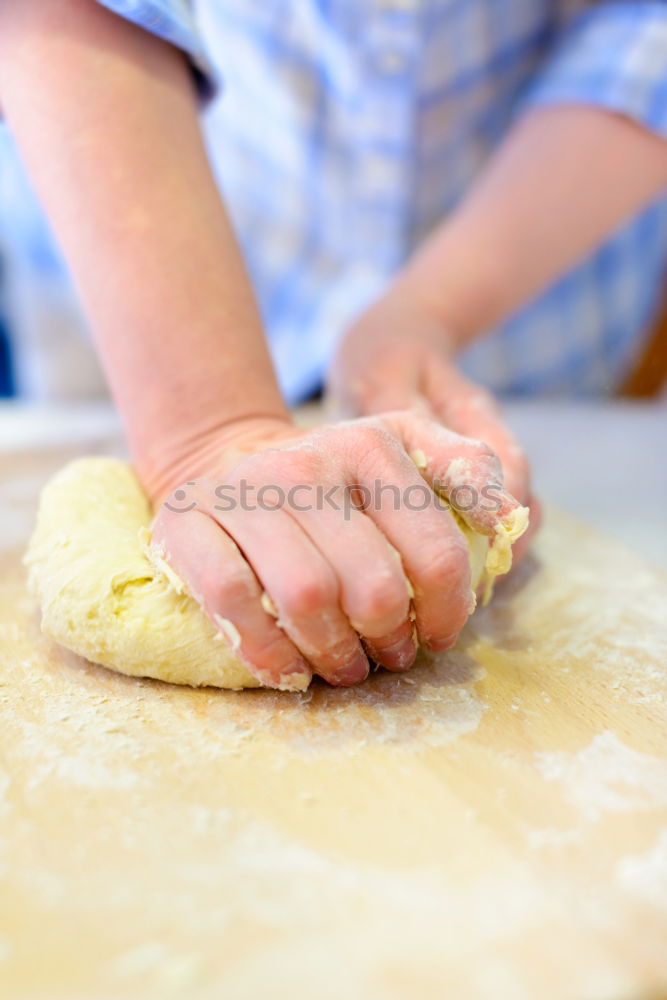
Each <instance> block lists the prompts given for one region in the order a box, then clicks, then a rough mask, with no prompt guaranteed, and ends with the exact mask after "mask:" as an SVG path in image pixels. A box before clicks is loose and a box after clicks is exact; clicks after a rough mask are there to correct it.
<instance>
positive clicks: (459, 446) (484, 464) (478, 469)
mask: <svg viewBox="0 0 667 1000" xmlns="http://www.w3.org/2000/svg"><path fill="white" fill-rule="evenodd" d="M382 421H383V423H385V424H387V425H388V426H389V427H391V428H393V429H394V431H395V433H397V434H398V436H399V437H400V439H401V440H402V441H403V443H404V446H405V448H406V450H407V451H408V452H409V453H410V454H411V455H412V456H413V458H414V460H415V463H416V465H417V466H418V467H419V470H420V472H421V473H422V475H423V477H424V479H425V480H426V481H427V482H428V483H429V484H430V485H431V486H432V487H433V488H434V489H436V490H437V491H438V492H440V493H443V494H444V495H445V496H446V497H447V499H448V501H449V503H450V504H451V506H452V508H453V509H454V510H455V512H456V513H457V515H458V516H460V517H462V518H463V520H464V521H465V522H466V524H468V525H469V526H470V527H471V528H472V529H473V530H474V531H477V532H479V533H480V534H484V535H489V536H490V537H493V535H494V534H495V532H496V531H497V529H498V527H499V526H501V525H505V524H507V523H508V522H509V521H511V519H512V517H513V515H514V514H515V512H517V511H519V510H520V508H521V504H520V503H519V501H518V500H517V499H516V498H515V497H513V496H512V495H511V494H510V493H509V492H508V491H507V489H506V488H505V486H504V485H503V473H502V468H501V465H500V461H499V459H498V456H497V455H496V453H495V452H494V451H493V449H492V448H491V447H490V446H489V445H488V444H486V443H485V442H483V441H477V440H474V439H472V438H466V437H463V436H461V435H460V434H457V433H456V432H455V431H451V430H449V429H448V428H446V427H443V426H442V425H441V424H439V423H438V422H437V421H435V420H431V419H429V418H427V417H424V416H422V415H421V414H419V413H415V412H414V411H408V412H403V413H396V414H385V415H383V417H382Z"/></svg>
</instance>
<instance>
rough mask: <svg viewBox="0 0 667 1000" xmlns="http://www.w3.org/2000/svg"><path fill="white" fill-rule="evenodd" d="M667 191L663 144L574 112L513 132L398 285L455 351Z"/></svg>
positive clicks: (533, 118)
mask: <svg viewBox="0 0 667 1000" xmlns="http://www.w3.org/2000/svg"><path fill="white" fill-rule="evenodd" d="M665 185H667V141H665V140H664V139H662V138H660V137H658V136H657V135H654V134H653V133H650V132H648V131H647V130H645V129H643V128H641V127H640V126H639V125H636V124H635V123H633V122H632V121H630V120H629V119H627V118H624V117H621V116H618V115H614V114H611V113H609V112H606V111H601V110H597V109H593V108H587V107H583V106H566V107H565V106H564V107H558V108H553V109H545V110H540V111H535V112H532V113H530V114H529V115H527V116H526V117H525V118H524V119H523V120H522V121H521V122H519V123H518V124H517V126H516V127H515V128H514V130H513V131H512V132H511V133H510V135H509V136H508V137H507V139H506V140H505V142H504V143H503V144H502V146H501V147H500V148H499V150H498V152H497V153H496V155H495V156H494V157H493V159H492V160H491V162H490V164H489V166H488V167H487V169H486V170H485V172H484V173H483V175H482V177H481V178H480V179H479V181H478V182H477V183H476V184H475V185H474V187H473V188H472V190H471V191H470V193H469V194H468V196H467V197H466V198H465V199H464V200H463V202H462V204H461V205H460V207H459V208H458V209H457V210H456V211H455V212H454V213H453V214H452V215H451V216H450V217H449V218H448V219H447V221H446V222H445V223H443V225H442V226H441V227H440V228H439V229H438V230H437V231H436V232H435V234H434V235H433V236H432V237H431V238H430V239H429V240H428V241H427V242H426V243H425V245H424V246H423V247H422V248H421V249H420V250H419V251H418V252H417V253H416V254H415V256H414V257H413V259H412V260H411V261H410V262H409V263H408V265H407V267H406V268H405V270H404V272H403V273H402V274H401V276H400V277H399V283H400V284H401V285H403V286H404V287H406V288H407V289H409V290H410V292H411V293H412V294H416V295H417V296H418V298H419V299H420V300H421V301H422V302H424V303H425V304H427V306H428V308H429V309H432V310H433V312H434V313H435V314H436V315H437V316H438V317H439V318H440V319H441V320H442V322H443V323H444V324H445V325H446V326H447V328H448V329H450V330H451V331H453V335H454V337H455V338H456V340H457V344H458V346H462V345H463V344H464V343H465V342H466V341H468V340H469V339H471V338H473V337H475V336H476V335H477V334H480V333H482V332H484V331H485V330H487V329H490V328H492V327H494V326H495V325H497V324H498V323H500V322H502V321H503V320H504V319H505V318H507V317H508V316H509V315H511V313H512V312H514V311H515V310H516V309H518V308H519V307H520V306H521V305H523V304H524V303H525V302H527V301H529V300H530V299H531V298H532V297H533V296H535V295H536V294H538V293H539V292H540V291H541V290H542V289H543V288H545V287H546V286H547V285H548V284H549V283H551V282H552V281H554V280H555V279H557V278H558V277H560V276H561V275H562V274H563V273H564V272H565V271H567V270H568V269H569V268H570V267H572V266H574V265H575V264H576V263H577V262H578V261H580V260H581V259H583V258H584V257H585V256H586V255H587V254H588V253H590V252H591V251H592V250H594V249H595V247H596V246H597V245H599V244H600V243H601V242H602V241H603V240H604V238H605V237H606V236H607V235H609V234H610V233H611V232H613V230H614V229H616V228H617V227H618V226H620V225H621V224H622V223H623V222H624V221H626V220H627V219H628V218H630V217H631V216H632V215H633V214H635V213H636V212H637V211H639V210H640V209H641V208H642V207H643V206H644V205H646V204H648V203H649V202H650V201H651V200H652V199H653V198H654V197H656V196H657V195H658V194H659V193H660V191H661V190H662V189H663V188H664V187H665Z"/></svg>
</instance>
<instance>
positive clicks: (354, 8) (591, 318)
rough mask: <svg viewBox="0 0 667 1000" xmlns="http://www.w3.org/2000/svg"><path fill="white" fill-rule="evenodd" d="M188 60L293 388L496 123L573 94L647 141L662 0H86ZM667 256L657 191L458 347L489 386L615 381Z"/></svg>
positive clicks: (495, 131)
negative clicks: (621, 117)
mask: <svg viewBox="0 0 667 1000" xmlns="http://www.w3.org/2000/svg"><path fill="white" fill-rule="evenodd" d="M99 2H100V3H102V4H103V5H104V6H105V7H108V8H109V9H111V10H113V11H115V12H116V13H118V14H120V15H122V16H123V17H126V18H129V19H130V20H132V21H134V22H136V23H137V24H139V25H141V26H143V27H144V28H145V29H147V30H149V31H152V32H154V33H156V34H157V35H160V36H162V37H163V38H165V39H168V40H169V41H170V42H172V43H173V44H175V45H177V46H179V47H180V48H182V49H183V50H184V51H185V52H186V53H187V54H188V56H189V58H190V60H191V63H192V65H193V67H194V69H195V71H196V75H197V79H198V81H199V84H200V87H201V89H202V92H203V93H205V94H207V95H208V96H209V97H210V98H211V100H210V102H209V107H208V110H207V113H206V116H205V127H206V132H207V137H208V143H209V148H210V152H211V157H212V160H213V164H214V167H215V170H216V173H217V175H218V177H219V179H220V182H221V186H222V188H223V189H224V191H225V195H226V200H227V204H228V206H229V209H230V212H231V214H232V216H233V219H234V222H235V224H236V228H237V232H238V234H239V238H240V240H241V243H242V246H243V250H244V253H245V257H246V260H247V263H248V265H249V268H250V271H251V274H252V277H253V279H254V284H255V288H256V291H257V295H258V298H259V301H260V304H261V308H262V312H263V315H264V318H265V321H266V327H267V331H268V336H269V339H270V343H271V347H272V351H273V355H274V358H275V362H276V366H277V369H278V372H279V376H280V380H281V384H282V386H283V389H284V390H285V392H286V394H287V395H288V397H289V398H290V399H291V400H292V401H294V400H298V399H299V398H301V397H303V396H305V395H306V394H308V393H309V392H311V391H312V390H313V389H315V388H316V387H317V386H318V384H320V383H321V380H322V377H323V373H324V371H325V369H326V366H327V363H328V360H329V359H330V357H331V354H332V351H333V349H334V345H335V343H336V340H337V338H338V337H339V336H340V333H341V331H342V330H343V329H344V327H345V325H346V324H347V323H348V322H349V321H350V320H351V319H352V318H353V317H354V316H355V315H356V314H357V313H358V312H359V311H360V310H362V309H363V308H364V306H365V305H367V304H368V303H369V302H370V301H371V300H372V299H373V298H374V297H375V296H377V295H378V294H379V293H380V292H381V291H382V289H383V288H384V287H385V286H386V284H387V282H388V281H389V280H390V278H391V275H392V274H393V273H394V272H395V271H396V269H397V268H398V267H400V265H401V264H402V263H403V262H404V261H405V259H406V257H407V256H408V255H409V254H410V252H411V251H412V250H413V248H414V247H415V246H417V245H418V244H419V242H420V241H421V240H422V239H423V237H424V236H425V234H426V233H427V232H428V231H429V230H430V229H432V228H433V227H434V226H435V225H436V224H437V223H438V222H440V221H441V220H442V219H443V218H445V217H446V215H447V213H448V212H449V211H450V210H451V209H452V208H453V206H455V205H456V203H457V202H458V201H459V200H460V199H461V198H462V197H463V196H464V194H465V192H466V189H467V188H468V186H469V185H470V183H471V181H472V180H473V179H474V178H475V176H476V175H477V174H478V173H479V172H480V170H482V169H483V167H484V165H485V163H486V162H487V160H488V158H489V156H490V155H491V153H492V152H493V150H494V148H495V147H497V145H498V143H499V142H500V141H501V139H502V137H503V135H504V133H505V132H506V131H507V129H508V127H509V126H510V124H511V123H512V121H513V120H514V119H515V118H516V117H517V115H520V114H521V113H522V111H524V110H525V109H528V108H535V107H538V106H546V105H554V104H559V103H564V102H569V103H571V102H575V103H580V104H586V105H594V106H598V107H600V108H605V109H608V110H611V111H614V112H620V113H622V114H625V115H628V116H630V117H631V118H633V119H635V120H636V121H637V122H639V123H641V124H643V125H644V126H646V127H647V128H648V129H651V130H653V131H655V132H657V133H660V134H663V135H665V136H666V137H667V2H642V0H628V2H597V3H590V2H586V0H199V2H197V3H195V4H194V5H191V4H189V3H188V2H187V0H99ZM666 261H667V198H665V199H662V200H660V201H659V202H657V203H656V204H654V205H652V206H651V207H650V208H649V209H648V210H646V211H644V212H643V213H642V214H641V215H640V216H639V217H637V218H635V219H634V220H633V221H632V222H631V223H630V224H629V225H626V226H625V227H624V228H623V229H622V230H621V231H619V232H617V233H616V234H614V236H613V237H612V238H610V239H608V240H607V242H606V243H605V244H604V246H603V247H601V248H600V249H599V250H598V251H597V252H596V253H595V254H594V255H593V256H591V257H590V258H589V259H588V260H587V261H585V262H584V263H583V264H581V265H580V266H578V267H577V268H576V269H574V270H572V271H571V272H570V273H569V274H567V275H566V276H565V277H563V278H562V279H561V280H559V281H558V282H557V283H556V284H554V285H553V286H552V287H551V288H549V289H548V290H547V291H546V292H545V293H544V294H542V295H541V296H540V297H539V298H538V299H537V300H536V301H533V302H532V303H530V304H529V305H528V306H526V307H525V308H523V309H522V310H521V311H520V312H519V313H518V314H516V315H514V316H513V317H512V318H511V319H510V320H509V321H508V322H506V323H505V324H504V325H503V326H502V327H500V328H499V329H495V330H493V331H490V332H489V333H488V334H487V335H486V336H484V337H483V338H481V339H480V340H479V341H477V342H476V343H475V344H474V346H472V347H471V348H470V349H469V350H468V351H467V352H466V354H465V356H464V357H463V359H462V363H463V366H464V368H465V369H466V371H467V372H468V373H469V374H470V375H471V376H473V377H475V378H477V379H478V380H480V381H481V382H483V383H485V384H486V385H488V386H490V387H491V388H492V389H494V390H495V391H496V392H499V393H505V394H510V393H513V394H532V393H542V394H544V393H551V394H561V393H567V394H574V395H590V394H600V393H605V392H609V391H611V390H613V388H614V386H615V385H616V384H617V383H618V382H619V380H620V379H621V377H622V375H623V374H624V372H625V371H626V370H627V368H628V365H629V364H630V363H631V361H632V359H633V357H634V356H635V354H636V353H637V352H638V350H639V349H640V347H641V340H642V335H643V333H644V332H645V331H646V330H647V328H648V326H649V324H650V320H651V317H652V315H653V314H654V311H655V308H656V305H657V302H658V300H659V297H660V285H661V279H662V276H663V270H664V266H665V263H666Z"/></svg>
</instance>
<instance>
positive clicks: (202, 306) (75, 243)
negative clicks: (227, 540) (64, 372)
mask: <svg viewBox="0 0 667 1000" xmlns="http://www.w3.org/2000/svg"><path fill="white" fill-rule="evenodd" d="M0 96H1V98H2V103H3V109H4V112H5V115H6V117H7V119H8V122H9V125H10V127H11V128H12V130H13V132H14V134H15V135H16V137H17V140H18V143H19V145H20V147H21V150H22V154H23V157H24V159H25V162H26V164H27V166H28V169H29V172H30V174H31V176H32V179H33V182H34V184H35V186H36V188H37V190H38V193H39V195H40V197H41V200H42V202H43V204H44V206H45V208H46V210H47V214H48V215H49V217H50V219H51V221H52V223H53V225H54V228H55V231H56V234H57V236H58V239H59V241H60V243H61V245H62V247H63V249H64V252H65V255H66V257H67V259H68V262H69V265H70V267H71V270H72V272H73V275H74V278H75V281H76V283H77V285H78V288H79V292H80V295H81V298H82V300H83V303H84V306H85V308H86V311H87V314H88V316H89V319H90V321H91V325H92V327H93V331H94V335H95V337H96V339H97V342H98V345H99V350H100V354H101V356H102V358H103V361H104V364H105V368H106V371H107V375H108V377H109V380H110V383H111V387H112V390H113V393H114V395H115V398H116V400H117V402H118V405H119V408H120V410H121V412H122V415H123V418H124V421H125V424H126V428H127V433H128V438H129V442H130V447H131V449H132V451H133V454H134V456H135V459H136V461H137V463H138V465H139V468H140V471H141V472H142V474H143V475H144V476H145V477H146V478H147V479H148V480H150V479H151V477H154V478H159V477H160V476H161V475H162V474H163V470H164V469H165V468H166V467H167V466H168V465H169V463H170V461H172V459H173V460H174V461H176V460H177V459H179V458H180V457H181V456H182V455H183V454H184V453H187V449H188V444H189V442H191V441H201V440H202V439H203V438H205V437H206V435H207V434H209V433H212V432H213V431H217V430H219V429H220V428H221V427H224V426H225V424H227V423H232V422H236V421H238V420H243V419H246V418H252V417H255V416H260V415H261V416H276V417H279V418H282V417H284V416H285V412H286V411H285V407H284V403H283V401H282V399H281V397H280V393H279V390H278V388H277V385H276V382H275V378H274V375H273V371H272V368H271V363H270V360H269V357H268V352H267V348H266V344H265V341H264V336H263V333H262V328H261V323H260V320H259V316H258V314H257V309H256V306H255V303H254V299H253V295H252V291H251V288H250V285H249V281H248V278H247V276H246V273H245V270H244V267H243V264H242V261H241V258H240V254H239V252H238V249H237V246H236V242H235V239H234V236H233V233H232V231H231V228H230V225H229V223H228V220H227V217H226V214H225V210H224V207H223V204H222V202H221V200H220V196H219V194H218V191H217V189H216V186H215V182H214V179H213V177H212V174H211V170H210V168H209V165H208V161H207V158H206V153H205V150H204V145H203V142H202V138H201V134H200V130H199V125H198V121H197V109H196V105H195V96H194V94H193V87H192V83H191V81H190V78H189V75H188V71H187V67H186V65H185V62H184V60H183V58H182V56H181V55H180V54H179V53H178V52H177V50H175V49H173V48H172V47H171V46H169V45H167V44H166V43H164V42H162V41H160V40H158V39H157V38H154V37H153V36H151V35H149V34H147V33H145V32H143V31H141V30H140V29H138V28H136V27H134V26H133V25H131V24H129V23H127V22H125V21H124V20H122V19H121V18H119V17H117V16H115V15H113V14H111V13H109V12H107V11H106V10H104V9H103V8H102V7H100V6H98V5H97V4H94V3H92V2H91V0H31V2H30V3H29V4H25V3H23V2H22V0H3V3H2V5H1V7H0Z"/></svg>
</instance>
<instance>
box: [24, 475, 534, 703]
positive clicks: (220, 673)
mask: <svg viewBox="0 0 667 1000" xmlns="http://www.w3.org/2000/svg"><path fill="white" fill-rule="evenodd" d="M521 509H522V510H525V508H521ZM151 521H152V513H151V509H150V505H149V503H148V500H147V499H146V496H145V495H144V492H143V490H142V488H141V486H140V484H139V482H138V480H137V478H136V476H135V474H134V472H133V470H132V468H131V466H130V465H129V464H128V463H126V462H123V461H121V460H119V459H115V458H99V457H96V458H81V459H77V460H75V461H74V462H71V463H70V464H69V465H67V466H65V468H64V469H62V470H61V471H60V472H58V473H57V474H56V475H55V476H54V477H53V478H52V479H51V481H50V482H49V483H48V484H47V485H46V487H45V488H44V490H43V492H42V496H41V499H40V506H39V512H38V516H37V524H36V527H35V530H34V532H33V535H32V538H31V539H30V542H29V545H28V549H27V552H26V555H25V558H24V562H25V564H26V566H27V567H28V571H29V573H28V584H29V589H30V591H31V593H32V594H33V595H34V597H35V598H36V600H37V602H38V604H39V607H40V610H41V615H42V622H41V627H42V631H43V632H44V633H45V634H46V635H48V636H50V638H52V639H54V640H55V641H56V642H58V643H59V644H60V645H62V646H65V647H66V648H67V649H71V650H73V651H74V652H75V653H78V654H79V655H81V656H84V657H86V658H87V659H88V660H91V661H92V662H93V663H99V664H102V665H103V666H105V667H109V668H110V669H112V670H116V671H118V672H119V673H122V674H129V675H131V676H135V677H153V678H156V679H158V680H162V681H169V682H171V683H174V684H188V685H191V686H194V687H199V686H204V685H206V686H212V687H220V688H231V689H235V690H238V689H241V688H256V687H260V686H261V684H260V681H259V680H258V679H257V678H256V677H254V676H253V675H252V674H251V673H250V671H249V670H248V668H247V666H246V665H245V664H244V663H243V662H242V660H241V659H239V657H238V655H237V653H236V651H235V647H236V646H237V643H235V642H232V641H231V639H230V635H229V634H228V632H227V631H218V630H216V628H215V626H214V624H213V623H212V622H211V621H210V620H209V618H208V617H207V616H206V615H205V613H204V611H203V610H202V609H201V607H200V605H199V604H198V603H197V602H196V601H195V599H194V598H193V597H192V596H191V595H190V594H188V592H187V590H186V587H185V585H184V583H183V581H182V580H181V579H180V578H179V577H178V576H177V574H176V573H175V572H174V570H173V569H172V568H171V567H170V566H169V564H168V563H167V562H166V559H165V554H164V553H160V551H158V550H156V549H155V548H154V547H151V545H150V525H151ZM459 523H460V527H461V530H462V531H463V532H464V534H465V536H466V540H467V542H468V547H469V550H470V561H471V570H472V584H473V588H475V589H476V588H477V586H478V585H479V584H480V582H483V583H484V585H485V589H486V590H487V591H488V590H489V589H490V586H491V585H492V582H493V578H494V576H496V575H498V573H501V572H506V571H507V569H509V565H511V557H512V556H511V544H512V542H513V541H514V540H515V539H516V538H518V537H519V535H520V534H522V533H523V530H525V526H526V525H527V511H526V513H525V516H524V515H517V519H516V521H515V522H514V521H513V523H512V524H511V525H510V524H508V525H505V526H504V527H503V528H502V530H499V531H498V532H497V533H496V537H495V539H493V540H492V541H491V542H490V540H489V538H488V537H487V536H485V535H481V534H478V533H477V532H475V531H473V530H472V529H470V528H469V527H468V526H467V525H465V524H464V523H463V522H459ZM267 596H268V595H267ZM269 600H270V598H269ZM302 688H303V680H302V678H301V679H300V681H299V685H298V689H299V690H301V689H302Z"/></svg>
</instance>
